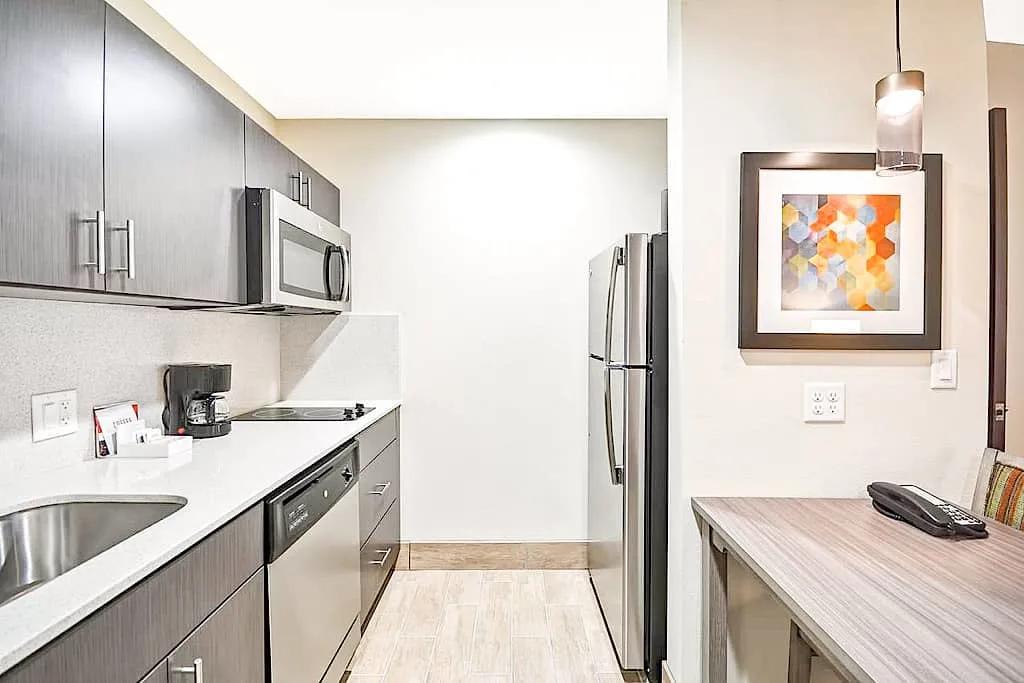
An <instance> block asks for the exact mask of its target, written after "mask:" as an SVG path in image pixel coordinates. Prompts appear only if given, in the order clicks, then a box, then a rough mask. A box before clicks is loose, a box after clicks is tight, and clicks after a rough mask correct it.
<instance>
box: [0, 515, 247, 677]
mask: <svg viewBox="0 0 1024 683" xmlns="http://www.w3.org/2000/svg"><path fill="white" fill-rule="evenodd" d="M264 591H265V585H264V580H263V505H262V503H260V504H258V505H256V506H255V507H253V508H250V509H249V510H248V511H247V512H244V513H242V515H240V516H239V517H237V518H235V519H234V520H233V521H231V522H228V523H227V524H226V525H225V526H223V527H221V528H220V529H218V530H217V531H215V532H213V533H212V534H211V535H210V536H207V537H206V538H205V539H203V540H202V541H200V542H199V543H197V544H196V545H194V546H193V547H192V548H191V549H189V550H187V551H186V552H185V553H184V554H183V555H181V556H179V557H178V558H176V559H174V560H172V561H171V562H169V563H168V564H166V565H165V566H163V567H162V568H161V569H159V570H157V571H156V572H155V573H154V574H152V575H150V576H149V577H147V578H145V579H143V580H142V581H141V582H140V583H138V584H136V585H135V586H133V587H132V588H130V589H129V590H128V591H126V592H125V593H123V594H122V595H120V596H118V597H117V598H114V600H112V601H111V602H110V603H108V604H107V605H106V606H105V607H103V608H101V609H100V610H99V611H97V612H96V613H95V614H93V615H92V616H90V617H88V618H87V619H85V620H84V621H82V622H81V623H79V624H78V625H76V626H74V627H73V628H72V629H71V630H69V631H67V632H66V633H64V634H63V635H61V636H59V637H58V638H57V639H55V640H54V641H53V642H51V643H50V644H49V645H47V646H45V647H44V648H43V649H41V650H39V651H38V652H36V653H35V654H34V655H32V656H30V657H29V658H28V659H26V660H25V661H23V662H21V663H19V664H18V665H16V666H15V667H14V668H13V669H11V670H10V671H8V672H6V673H4V674H3V675H0V683H57V682H58V681H59V683H100V682H102V683H137V682H138V681H140V680H142V681H145V683H200V681H202V678H200V677H197V676H195V675H193V674H192V673H191V672H185V671H182V672H180V673H177V672H175V673H172V669H173V668H175V667H183V668H188V667H191V666H195V664H194V662H195V660H196V659H198V658H201V659H202V660H203V664H202V666H204V667H205V668H204V671H203V674H204V675H205V683H263V681H264V680H265V679H264V673H263V667H264V654H263V642H264V640H263V638H264V636H263V633H264V612H263V609H264V607H263V604H264Z"/></svg>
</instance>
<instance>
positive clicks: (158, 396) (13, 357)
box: [0, 299, 280, 477]
mask: <svg viewBox="0 0 1024 683" xmlns="http://www.w3.org/2000/svg"><path fill="white" fill-rule="evenodd" d="M0 356H2V359H3V360H2V361H0V387H2V390H0V477H6V476H12V475H15V474H17V473H21V472H28V471H40V470H46V469H52V468H54V467H60V466H63V465H69V464H73V463H76V462H80V461H82V460H84V459H87V458H91V457H93V451H94V448H93V427H92V407H93V406H96V405H104V404H107V403H112V402H115V401H122V400H135V401H138V402H139V404H140V412H141V415H142V417H143V419H145V420H146V421H147V422H148V423H149V424H150V425H152V426H159V425H160V412H161V411H162V410H163V405H164V393H163V386H162V384H161V380H162V377H163V371H164V366H165V365H167V364H168V363H182V362H210V363H231V364H232V375H231V391H230V392H229V393H228V394H227V396H228V399H229V403H230V405H231V408H232V412H233V413H241V412H245V411H247V410H251V409H253V408H258V407H259V406H262V405H266V404H267V403H271V402H273V401H276V400H277V397H278V391H279V389H278V383H279V377H280V370H279V363H280V332H279V328H278V319H277V318H271V317H262V316H248V315H237V314H229V313H208V312H184V311H166V310H162V309H158V308H144V307H141V306H116V305H113V304H80V303H66V302H62V301H32V300H27V299H26V300H23V299H0ZM64 389H77V390H78V432H77V433H75V434H72V435H68V436H62V437H59V438H56V439H50V440H48V441H41V442H39V443H32V412H31V403H30V397H31V395H32V394H37V393H42V392H50V391H61V390H64Z"/></svg>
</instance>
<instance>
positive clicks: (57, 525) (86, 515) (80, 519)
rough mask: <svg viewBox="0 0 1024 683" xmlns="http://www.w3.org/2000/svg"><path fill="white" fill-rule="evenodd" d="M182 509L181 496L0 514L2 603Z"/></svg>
mask: <svg viewBox="0 0 1024 683" xmlns="http://www.w3.org/2000/svg"><path fill="white" fill-rule="evenodd" d="M184 505H185V499H184V498H177V497H170V496H162V497H149V498H132V499H108V500H97V499H95V498H94V499H86V498H82V499H80V500H72V501H68V502H62V503H54V504H49V505H37V506H35V507H29V508H26V509H23V510H18V511H15V512H11V513H9V514H6V515H3V516H0V605H2V604H4V603H6V602H8V601H10V600H13V599H14V598H16V597H18V596H19V595H22V594H23V593H25V592H26V591H29V590H32V589H33V588H36V587H38V586H40V585H42V584H44V583H46V582H47V581H49V580H50V579H53V578H55V577H57V576H60V575H61V574H63V573H64V572H66V571H68V570H69V569H72V568H74V567H77V566H78V565H80V564H82V563H83V562H85V561H87V560H89V559H91V558H93V557H96V556H97V555H99V554H100V553H102V552H103V551H104V550H108V549H109V548H111V547H113V546H115V545H117V544H118V543H120V542H121V541H123V540H125V539H126V538H128V537H129V536H132V535H133V534H137V533H138V532H140V531H142V530H143V529H145V528H146V527H148V526H151V525H152V524H155V523H156V522H159V521H160V520H161V519H163V518H164V517H167V516H168V515H170V514H171V513H173V512H174V511H176V510H179V509H181V508H182V507H183V506H184Z"/></svg>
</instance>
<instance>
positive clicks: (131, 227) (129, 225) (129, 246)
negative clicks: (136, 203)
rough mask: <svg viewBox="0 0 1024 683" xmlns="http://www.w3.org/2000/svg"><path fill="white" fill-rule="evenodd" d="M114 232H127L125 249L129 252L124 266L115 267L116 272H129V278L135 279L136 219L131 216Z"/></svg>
mask: <svg viewBox="0 0 1024 683" xmlns="http://www.w3.org/2000/svg"><path fill="white" fill-rule="evenodd" d="M114 232H123V233H126V236H125V251H127V252H128V255H127V257H126V261H125V266H124V268H114V270H115V271H116V272H119V273H128V279H129V280H134V279H135V221H134V220H132V219H131V218H129V219H128V220H126V221H125V223H124V227H117V228H114Z"/></svg>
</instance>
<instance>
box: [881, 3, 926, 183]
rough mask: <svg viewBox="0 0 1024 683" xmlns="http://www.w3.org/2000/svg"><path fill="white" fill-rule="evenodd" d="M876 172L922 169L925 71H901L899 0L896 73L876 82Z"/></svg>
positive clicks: (889, 172)
mask: <svg viewBox="0 0 1024 683" xmlns="http://www.w3.org/2000/svg"><path fill="white" fill-rule="evenodd" d="M875 117H876V126H877V129H876V143H877V144H876V153H875V173H877V174H878V175H881V176H893V175H902V174H904V173H914V172H915V171H920V170H921V161H922V158H923V155H922V152H921V146H922V137H923V127H924V72H923V71H904V70H903V56H902V54H901V53H900V0H896V73H893V74H889V75H888V76H886V77H885V78H883V79H882V80H880V81H878V83H876V84H875Z"/></svg>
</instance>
